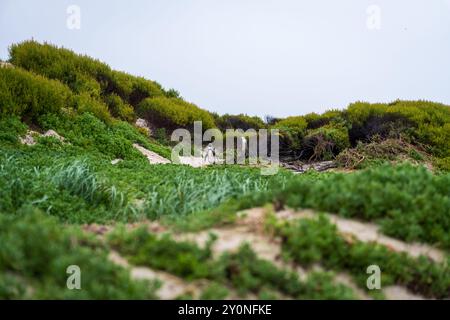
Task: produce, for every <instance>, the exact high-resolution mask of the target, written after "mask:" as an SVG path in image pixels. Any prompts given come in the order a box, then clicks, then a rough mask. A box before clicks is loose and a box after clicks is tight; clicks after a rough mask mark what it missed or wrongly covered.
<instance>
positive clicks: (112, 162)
mask: <svg viewBox="0 0 450 320" xmlns="http://www.w3.org/2000/svg"><path fill="white" fill-rule="evenodd" d="M120 161H123V160H122V159H114V160H111V164H112V165H115V164H118V163H119V162H120Z"/></svg>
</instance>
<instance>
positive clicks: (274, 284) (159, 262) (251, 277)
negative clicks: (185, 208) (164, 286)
mask: <svg viewBox="0 0 450 320" xmlns="http://www.w3.org/2000/svg"><path fill="white" fill-rule="evenodd" d="M214 241H215V237H214V235H211V236H210V239H209V240H208V241H207V243H206V245H205V247H203V248H200V247H198V246H197V245H196V244H193V243H191V242H183V241H178V242H177V241H174V240H172V239H171V238H170V236H169V235H165V236H162V237H158V236H155V235H152V234H150V233H148V231H146V230H145V229H144V228H141V229H137V230H135V231H130V232H127V231H126V230H125V229H124V228H119V229H116V230H115V232H114V233H112V234H111V235H110V238H109V242H110V244H111V245H112V246H113V248H115V249H117V250H119V251H120V252H121V253H122V254H125V255H126V256H127V257H128V259H129V260H130V261H132V262H133V263H134V264H136V265H145V266H149V267H151V268H155V269H159V270H164V271H167V272H170V273H173V274H175V275H177V276H180V277H182V278H185V279H187V280H195V279H197V280H198V279H208V280H211V281H213V284H215V285H214V287H215V289H214V288H213V289H214V290H213V289H211V288H210V289H209V291H208V292H207V294H208V295H209V294H211V291H215V292H214V295H216V294H217V290H218V289H217V284H220V283H221V284H222V286H220V288H221V290H220V292H219V293H221V294H222V295H223V294H225V292H224V290H223V289H224V287H223V286H227V287H230V288H233V289H234V290H236V291H237V293H238V294H239V295H240V296H242V297H245V296H247V295H248V294H256V295H260V294H264V293H267V292H268V291H269V292H276V293H278V294H281V295H285V296H288V297H292V298H297V299H353V298H355V296H354V294H353V292H352V290H351V289H350V288H347V287H345V286H343V285H339V284H335V283H334V282H333V276H332V274H331V273H320V272H317V273H313V274H311V275H310V276H309V277H308V278H307V280H305V281H301V280H300V279H299V278H298V275H297V274H296V273H294V272H290V271H286V270H281V269H279V268H277V267H275V266H274V265H273V264H272V263H271V262H269V261H266V260H262V259H260V258H258V257H257V256H256V254H255V253H254V252H253V251H252V249H251V248H250V247H249V246H248V245H243V246H242V247H241V248H240V249H239V251H238V252H236V253H224V254H223V255H221V256H220V257H219V258H217V259H214V258H213V257H212V251H211V245H213V243H214ZM204 294H205V293H204Z"/></svg>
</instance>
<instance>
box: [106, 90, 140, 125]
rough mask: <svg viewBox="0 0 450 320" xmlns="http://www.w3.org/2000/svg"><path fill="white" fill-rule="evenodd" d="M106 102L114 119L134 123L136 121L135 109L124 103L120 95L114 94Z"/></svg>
mask: <svg viewBox="0 0 450 320" xmlns="http://www.w3.org/2000/svg"><path fill="white" fill-rule="evenodd" d="M105 101H106V104H107V105H108V108H109V110H110V112H111V114H112V115H113V116H114V117H116V118H119V119H121V120H124V121H128V122H132V121H133V120H134V118H135V116H134V109H133V108H132V107H131V106H130V105H128V104H126V103H125V102H123V100H122V99H121V98H120V97H119V96H118V95H116V94H114V93H113V94H111V95H109V96H107V97H106V98H105Z"/></svg>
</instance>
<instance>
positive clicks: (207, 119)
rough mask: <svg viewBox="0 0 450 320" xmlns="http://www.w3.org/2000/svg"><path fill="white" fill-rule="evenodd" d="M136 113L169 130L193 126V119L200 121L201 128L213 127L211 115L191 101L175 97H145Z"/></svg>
mask: <svg viewBox="0 0 450 320" xmlns="http://www.w3.org/2000/svg"><path fill="white" fill-rule="evenodd" d="M138 114H139V115H140V116H142V117H143V118H145V119H146V120H148V121H149V122H150V123H151V124H153V125H155V126H157V127H165V128H167V129H169V130H173V129H176V128H193V124H194V121H202V125H203V129H205V130H206V129H209V128H213V127H214V125H215V124H214V119H213V117H212V116H211V115H210V114H209V113H208V112H207V111H205V110H202V109H200V108H199V107H197V106H196V105H194V104H192V103H188V102H185V101H183V100H180V99H175V98H165V97H157V98H150V99H145V100H144V101H143V102H142V103H141V104H140V105H139V109H138Z"/></svg>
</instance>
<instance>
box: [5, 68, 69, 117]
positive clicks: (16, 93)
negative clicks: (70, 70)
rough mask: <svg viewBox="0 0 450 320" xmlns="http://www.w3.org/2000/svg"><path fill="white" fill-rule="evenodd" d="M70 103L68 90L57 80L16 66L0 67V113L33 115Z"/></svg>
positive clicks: (23, 115) (60, 107) (51, 110)
mask: <svg viewBox="0 0 450 320" xmlns="http://www.w3.org/2000/svg"><path fill="white" fill-rule="evenodd" d="M71 105H72V93H71V91H70V90H69V89H68V88H67V87H66V86H64V85H62V84H61V83H60V82H58V81H53V80H48V79H46V78H44V77H42V76H39V75H35V74H32V73H29V72H27V71H24V70H21V69H19V68H0V114H1V115H2V116H9V115H17V116H21V117H28V118H32V119H35V118H36V117H38V116H39V115H41V114H45V113H49V112H58V111H59V110H61V109H62V108H65V107H69V106H71Z"/></svg>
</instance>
